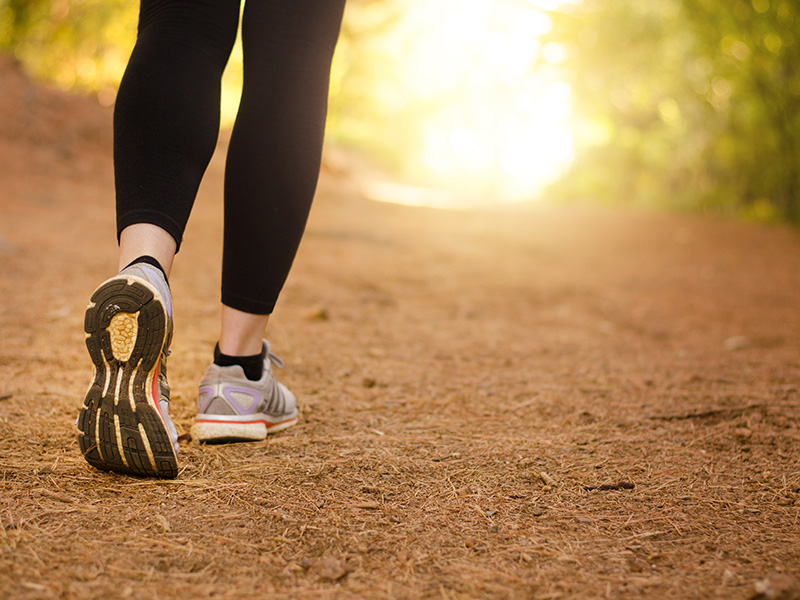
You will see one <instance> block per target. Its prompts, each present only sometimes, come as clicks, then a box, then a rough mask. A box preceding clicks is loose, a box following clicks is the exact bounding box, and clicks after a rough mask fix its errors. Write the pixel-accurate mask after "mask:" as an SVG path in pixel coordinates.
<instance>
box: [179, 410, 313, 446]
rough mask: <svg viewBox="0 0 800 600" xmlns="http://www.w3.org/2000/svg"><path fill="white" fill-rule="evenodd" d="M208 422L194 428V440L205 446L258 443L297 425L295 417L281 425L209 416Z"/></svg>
mask: <svg viewBox="0 0 800 600" xmlns="http://www.w3.org/2000/svg"><path fill="white" fill-rule="evenodd" d="M207 418H208V420H206V419H203V420H197V421H196V422H195V424H194V425H193V426H192V438H194V439H196V440H198V441H200V442H202V443H204V444H228V443H232V442H258V441H261V440H265V439H267V436H268V435H270V434H272V433H277V432H279V431H283V430H284V429H288V428H289V427H291V426H292V425H294V424H296V423H297V420H298V417H297V416H296V415H295V416H294V417H292V418H290V419H286V420H285V421H281V422H280V423H272V422H271V421H267V420H265V419H259V420H253V421H248V422H241V421H240V422H234V421H231V420H226V419H230V418H231V417H230V416H228V415H219V416H217V415H207Z"/></svg>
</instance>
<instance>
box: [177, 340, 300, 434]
mask: <svg viewBox="0 0 800 600" xmlns="http://www.w3.org/2000/svg"><path fill="white" fill-rule="evenodd" d="M263 351H264V372H263V374H262V375H261V379H260V380H259V381H251V380H249V379H248V378H247V377H246V376H245V374H244V369H242V367H240V366H239V365H233V366H230V367H220V366H219V365H216V364H213V363H212V364H211V366H210V367H208V370H207V371H206V374H205V375H204V376H203V379H202V381H200V391H199V394H198V399H197V408H198V410H199V414H198V415H197V417H196V418H195V423H194V425H193V426H192V437H193V438H195V439H197V440H199V441H201V442H206V443H218V444H220V443H227V442H245V441H256V440H264V439H266V437H267V435H268V434H270V433H275V432H277V431H281V430H283V429H286V428H287V427H291V426H292V425H294V424H295V423H297V415H298V413H297V402H296V400H295V397H294V395H293V394H292V392H290V391H289V390H288V388H287V387H286V386H285V385H283V384H282V383H278V382H277V381H276V380H275V376H274V375H273V374H272V365H275V366H276V367H283V361H282V360H281V359H280V358H278V357H277V356H276V355H275V354H273V353H272V352H271V351H270V349H269V344H268V343H267V341H266V340H264V345H263Z"/></svg>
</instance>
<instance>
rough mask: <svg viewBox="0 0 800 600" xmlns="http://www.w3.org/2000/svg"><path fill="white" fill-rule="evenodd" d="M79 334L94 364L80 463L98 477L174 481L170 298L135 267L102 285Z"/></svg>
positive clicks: (146, 270)
mask: <svg viewBox="0 0 800 600" xmlns="http://www.w3.org/2000/svg"><path fill="white" fill-rule="evenodd" d="M84 331H85V332H86V348H87V349H88V350H89V356H90V357H91V359H92V362H93V363H94V378H93V380H92V383H91V384H90V386H89V391H88V392H87V393H86V399H85V400H84V402H83V404H84V406H83V408H81V410H80V413H79V414H78V421H77V425H78V430H79V434H78V443H79V445H80V449H81V452H82V453H83V456H84V458H86V460H87V462H88V463H89V464H90V465H92V466H93V467H97V468H98V469H101V470H104V471H116V472H118V473H128V474H132V475H140V476H147V477H164V478H173V477H175V476H176V475H177V474H178V435H177V432H176V431H175V426H174V425H173V424H172V420H171V419H170V418H169V412H168V410H169V386H168V385H167V367H166V357H167V354H169V345H170V342H171V341H172V299H171V295H170V290H169V284H168V283H167V281H166V279H165V278H164V276H163V275H162V273H161V272H160V271H159V270H158V269H156V268H154V267H152V266H150V265H149V264H145V263H136V264H134V265H132V266H130V267H127V268H125V269H123V270H122V271H121V272H120V273H119V274H117V275H115V276H114V277H112V278H111V279H109V280H108V281H105V282H104V283H103V284H101V285H100V287H98V288H97V290H95V292H94V294H93V295H92V300H91V302H90V303H89V306H88V308H87V309H86V317H85V320H84Z"/></svg>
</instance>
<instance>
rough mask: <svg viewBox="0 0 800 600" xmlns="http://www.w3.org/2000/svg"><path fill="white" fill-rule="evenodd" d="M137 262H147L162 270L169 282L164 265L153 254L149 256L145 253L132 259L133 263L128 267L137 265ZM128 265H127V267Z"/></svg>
mask: <svg viewBox="0 0 800 600" xmlns="http://www.w3.org/2000/svg"><path fill="white" fill-rule="evenodd" d="M136 263H146V264H148V265H150V266H151V267H155V268H156V269H158V270H159V271H161V274H162V275H163V276H164V279H165V280H166V281H167V283H169V278H168V277H167V273H166V272H165V271H164V267H162V266H161V263H160V262H158V261H157V260H156V259H155V258H153V257H152V256H148V255H147V254H145V255H144V256H140V257H139V258H137V259H135V260H132V261H131V263H130V264H129V265H128V267H131V266H133V265H135V264H136ZM128 267H125V268H126V269H127V268H128Z"/></svg>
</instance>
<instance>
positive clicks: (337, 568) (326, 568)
mask: <svg viewBox="0 0 800 600" xmlns="http://www.w3.org/2000/svg"><path fill="white" fill-rule="evenodd" d="M313 569H314V572H315V573H316V574H317V575H318V576H319V578H320V579H323V580H325V581H337V580H339V579H341V578H342V577H344V576H345V575H347V573H348V572H349V571H348V569H347V565H345V563H343V562H342V561H340V560H339V559H336V558H333V557H331V556H327V557H325V558H321V559H319V560H318V561H315V562H314V566H313Z"/></svg>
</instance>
